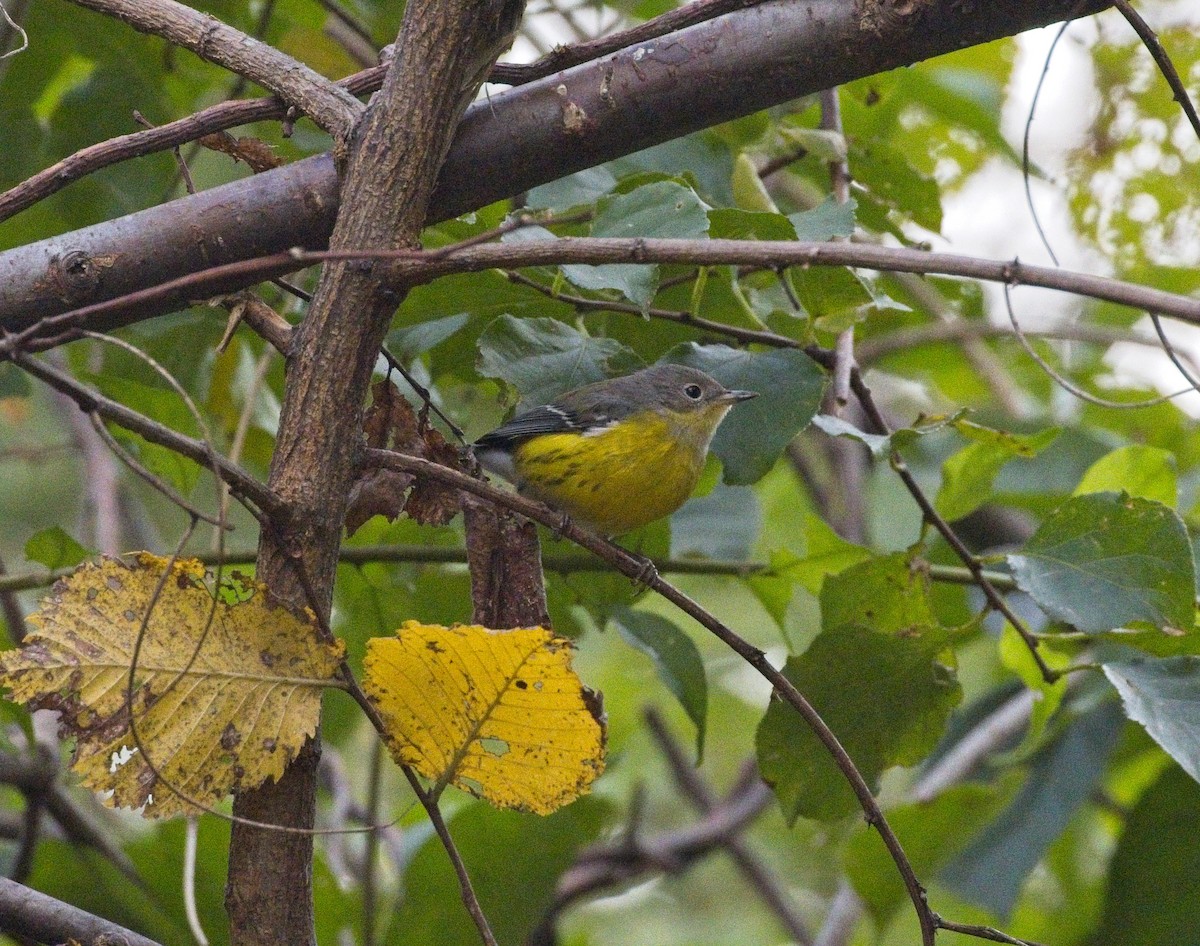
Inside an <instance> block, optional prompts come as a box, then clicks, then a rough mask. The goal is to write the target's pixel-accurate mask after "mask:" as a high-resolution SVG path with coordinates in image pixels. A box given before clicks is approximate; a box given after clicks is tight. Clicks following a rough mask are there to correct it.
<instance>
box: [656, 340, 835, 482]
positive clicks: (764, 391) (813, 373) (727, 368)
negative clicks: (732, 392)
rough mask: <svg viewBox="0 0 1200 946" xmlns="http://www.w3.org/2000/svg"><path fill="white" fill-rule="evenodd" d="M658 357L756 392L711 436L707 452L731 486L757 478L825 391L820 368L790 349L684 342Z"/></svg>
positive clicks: (813, 410)
mask: <svg viewBox="0 0 1200 946" xmlns="http://www.w3.org/2000/svg"><path fill="white" fill-rule="evenodd" d="M662 360H663V361H668V362H674V363H676V364H681V365H690V366H691V367H693V368H699V369H700V370H701V371H706V372H708V373H709V374H710V375H712V376H713V377H714V378H716V379H717V380H718V381H720V382H721V383H722V384H723V385H725V387H727V388H735V389H741V390H745V391H757V392H758V395H759V396H758V397H756V398H755V399H754V400H753V401H747V402H746V403H744V404H738V405H736V406H735V407H734V408H733V410H731V411H730V412H729V416H727V417H726V418H725V421H724V423H722V424H721V426H720V427H719V428H718V429H717V435H716V437H714V438H713V443H712V452H713V453H714V454H716V456H717V458H718V459H719V460H720V461H721V463H723V464H724V466H725V482H726V483H729V484H731V485H745V484H747V483H753V482H755V481H756V480H759V479H761V478H762V477H763V476H764V475H765V474H766V472H767V471H768V470H769V469H771V467H772V466H773V465H774V464H775V461H776V460H777V459H778V458H779V454H781V453H782V452H783V449H784V447H786V446H787V445H788V444H789V443H790V442H791V439H792V438H793V437H794V436H796V434H797V433H799V432H800V431H801V430H803V429H804V428H805V427H807V426H808V423H809V421H811V420H812V418H813V415H814V414H815V413H816V412H817V409H818V408H819V407H820V405H821V395H822V394H823V393H824V391H825V372H824V370H823V369H822V368H821V367H820V365H818V364H817V363H816V362H815V361H813V360H812V359H811V358H809V357H808V355H806V354H804V352H802V351H798V350H797V349H794V348H777V349H774V350H772V351H763V352H759V351H746V350H744V349H740V348H728V347H726V346H725V345H698V344H696V343H695V342H688V343H686V344H684V345H678V346H676V347H675V348H672V349H671V350H670V351H669V352H667V354H666V355H665V356H664V357H663V359H662Z"/></svg>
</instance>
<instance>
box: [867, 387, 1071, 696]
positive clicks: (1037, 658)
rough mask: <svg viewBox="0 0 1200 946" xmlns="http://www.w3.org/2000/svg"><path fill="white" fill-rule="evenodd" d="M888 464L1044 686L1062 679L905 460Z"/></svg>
mask: <svg viewBox="0 0 1200 946" xmlns="http://www.w3.org/2000/svg"><path fill="white" fill-rule="evenodd" d="M850 383H851V386H852V387H853V389H854V394H855V397H857V398H858V402H859V403H860V404H861V405H862V408H863V411H864V412H865V413H866V415H867V417H868V418H869V419H870V421H871V423H872V424H874V425H875V427H876V429H877V432H878V433H881V434H885V435H886V434H890V433H891V427H890V426H889V425H888V423H887V420H886V419H885V418H884V416H883V414H882V413H881V412H880V410H879V408H878V407H877V406H876V404H875V399H874V398H873V397H872V395H871V389H870V388H868V387H867V385H866V382H864V381H863V378H862V374H861V373H860V372H858V371H855V372H854V374H853V376H852V377H851V379H850ZM890 460H891V465H892V469H893V470H895V471H896V475H897V476H899V477H900V480H901V481H902V482H903V483H904V486H905V488H906V489H907V490H908V492H909V495H910V496H912V498H913V499H914V500H915V501H916V503H917V505H918V506H919V507H920V509H921V514H922V516H923V517H924V519H925V521H926V522H927V523H929V524H930V525H931V526H933V527H934V528H935V529H936V530H937V531H938V532H939V533H940V534H941V536H942V538H944V539H945V540H946V543H947V544H948V545H949V546H950V548H951V549H952V550H953V551H954V554H955V555H957V556H958V557H959V559H960V560H961V561H962V563H963V564H964V565H966V566H967V568H968V569H969V570H970V572H971V574H972V575H973V576H974V578H975V584H977V585H978V586H979V589H980V590H981V591H982V592H983V595H984V597H985V598H986V599H987V602H988V604H989V605H990V606H991V607H992V608H993V609H994V610H996V611H999V612H1000V614H1002V615H1003V616H1004V617H1005V619H1006V620H1007V621H1008V622H1009V623H1010V624H1011V625H1012V626H1013V629H1014V630H1015V631H1016V632H1017V633H1018V634H1020V635H1021V639H1022V640H1023V641H1024V642H1025V645H1026V646H1027V647H1028V648H1029V652H1030V654H1032V655H1033V660H1034V663H1036V664H1037V667H1038V671H1039V672H1040V673H1041V675H1042V679H1044V680H1045V681H1046V682H1047V683H1053V682H1054V681H1055V680H1057V679H1058V678H1059V677H1060V676H1061V674H1059V673H1058V672H1056V671H1054V670H1051V669H1050V667H1049V665H1048V664H1047V663H1046V661H1045V660H1044V659H1043V657H1042V655H1041V652H1040V651H1039V650H1038V642H1037V638H1036V637H1034V636H1033V635H1032V634H1030V633H1029V629H1028V628H1027V627H1025V622H1023V621H1022V620H1021V619H1020V618H1018V617H1017V615H1016V614H1015V613H1013V610H1012V609H1011V608H1010V607H1009V606H1008V602H1006V601H1005V600H1004V598H1003V596H1002V595H1001V594H1000V592H998V591H997V590H996V587H995V586H994V585H993V584H992V583H991V582H990V581H988V580H987V578H986V577H985V576H984V571H983V566H982V565H980V564H979V559H977V558H976V557H975V556H974V555H972V554H971V550H970V549H968V548H967V547H966V546H965V545H964V544H963V541H962V539H960V538H959V537H958V534H957V533H956V532H955V531H954V530H953V529H952V528H951V527H950V524H949V523H948V522H946V520H945V519H944V518H942V515H941V514H940V513H939V512H938V511H937V510H936V509H935V508H934V507H933V503H931V502H930V501H929V497H928V496H926V495H925V491H924V490H923V489H921V486H920V484H918V483H917V480H916V478H915V477H914V476H913V475H912V471H911V470H909V468H908V464H906V463H905V462H904V458H903V457H901V456H900V454H899V452H898V451H895V450H893V451H892V453H891V457H890Z"/></svg>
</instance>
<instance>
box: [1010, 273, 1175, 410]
mask: <svg viewBox="0 0 1200 946" xmlns="http://www.w3.org/2000/svg"><path fill="white" fill-rule="evenodd" d="M1004 305H1005V307H1006V308H1007V309H1008V320H1009V322H1011V323H1012V327H1013V334H1014V335H1015V336H1016V338H1017V341H1018V342H1020V343H1021V347H1022V348H1023V349H1025V354H1027V355H1028V356H1029V357H1030V358H1031V359H1033V361H1034V363H1035V364H1036V365H1037V366H1038V367H1039V368H1041V369H1042V371H1044V372H1045V373H1046V374H1047V375H1048V376H1049V377H1050V379H1051V380H1052V381H1054V383H1055V384H1057V385H1058V386H1059V387H1060V388H1062V389H1063V390H1064V391H1066V392H1068V393H1069V394H1073V395H1075V397H1077V398H1079V399H1080V400H1081V401H1087V402H1088V403H1089V404H1095V405H1096V406H1097V407H1104V408H1108V409H1109V410H1114V411H1118V410H1127V411H1128V410H1140V409H1141V408H1144V407H1154V406H1155V405H1157V404H1163V403H1166V402H1167V401H1169V400H1171V399H1172V398H1176V397H1179V395H1181V394H1187V393H1188V392H1189V391H1191V390H1192V389H1191V388H1190V387H1187V388H1183V389H1181V390H1179V391H1176V392H1174V393H1173V394H1160V395H1158V396H1157V397H1151V398H1146V399H1145V400H1141V401H1111V400H1109V399H1108V398H1103V397H1098V396H1097V395H1095V394H1092V393H1091V392H1089V391H1085V390H1084V389H1083V388H1081V387H1080V386H1079V385H1077V384H1075V383H1074V382H1073V381H1071V380H1070V379H1069V378H1067V377H1066V376H1065V375H1063V374H1062V373H1061V372H1060V371H1058V370H1057V369H1055V367H1054V366H1053V365H1052V364H1050V362H1048V361H1046V359H1045V358H1043V357H1042V356H1041V355H1039V354H1038V353H1037V352H1036V351H1035V350H1034V348H1033V346H1032V345H1030V344H1029V339H1027V338H1026V337H1025V333H1024V331H1022V329H1021V326H1020V325H1019V324H1018V323H1017V313H1016V311H1015V310H1014V309H1013V304H1012V295H1011V293H1010V291H1009V288H1008V286H1007V285H1006V286H1005V287H1004ZM1157 324H1158V323H1157V321H1156V322H1155V325H1156V326H1157ZM1163 341H1164V342H1165V343H1166V345H1167V347H1168V349H1169V348H1170V343H1169V342H1166V338H1165V336H1164V337H1163ZM1168 354H1170V350H1168ZM1184 376H1185V377H1186V376H1187V372H1186V371H1185V372H1184Z"/></svg>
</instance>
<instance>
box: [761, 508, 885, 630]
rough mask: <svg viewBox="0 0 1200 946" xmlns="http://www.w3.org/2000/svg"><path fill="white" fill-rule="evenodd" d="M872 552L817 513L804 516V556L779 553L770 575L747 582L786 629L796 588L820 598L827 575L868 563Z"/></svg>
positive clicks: (772, 561) (775, 553)
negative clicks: (850, 539)
mask: <svg viewBox="0 0 1200 946" xmlns="http://www.w3.org/2000/svg"><path fill="white" fill-rule="evenodd" d="M870 557H871V551H870V550H869V549H865V548H863V547H862V546H861V545H855V544H854V543H853V542H847V541H846V540H845V539H843V538H842V537H841V536H840V535H838V534H837V533H836V532H834V531H833V529H831V528H830V527H829V524H828V523H826V522H825V520H824V519H822V518H821V517H820V516H818V515H816V514H815V513H811V512H806V513H805V514H804V554H803V556H801V555H797V554H796V553H795V552H793V551H792V550H791V549H776V550H775V551H773V552H772V553H771V556H770V568H769V569H768V570H767V571H766V572H762V573H759V574H756V575H751V576H750V577H749V578H748V579H747V583H748V584H749V585H750V590H751V591H753V592H754V595H755V597H757V598H758V600H759V603H760V604H761V605H762V606H763V607H764V608H766V610H767V613H768V614H770V615H771V617H773V618H774V619H775V623H776V624H778V625H779V627H780V628H781V629H782V628H783V627H784V622H785V617H786V615H787V609H788V605H789V604H790V603H791V600H792V593H793V591H794V590H795V586H796V585H799V586H800V587H801V588H803V589H804V590H805V591H807V592H808V593H809V594H813V595H815V594H817V593H818V592H820V590H821V586H822V585H823V584H824V582H825V578H826V576H827V575H833V574H836V573H838V572H840V571H842V570H843V569H846V568H849V567H850V566H851V565H856V564H858V563H859V562H862V561H866V560H867V559H869V558H870Z"/></svg>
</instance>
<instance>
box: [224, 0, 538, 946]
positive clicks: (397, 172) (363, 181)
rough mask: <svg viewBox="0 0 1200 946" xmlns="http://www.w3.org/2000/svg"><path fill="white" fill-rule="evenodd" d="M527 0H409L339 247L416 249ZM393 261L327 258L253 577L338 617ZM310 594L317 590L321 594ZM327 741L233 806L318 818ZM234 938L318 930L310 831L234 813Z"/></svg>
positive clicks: (287, 410) (300, 347) (298, 348)
mask: <svg viewBox="0 0 1200 946" xmlns="http://www.w3.org/2000/svg"><path fill="white" fill-rule="evenodd" d="M522 6H523V4H522V2H521V0H409V3H408V6H407V8H406V10H405V16H404V24H403V26H402V28H401V31H400V36H399V38H398V39H397V43H396V57H395V59H394V65H393V67H392V69H391V70H390V71H389V73H388V77H387V79H386V80H385V82H384V85H383V88H382V89H381V90H380V92H379V94H378V95H377V96H376V98H375V99H374V100H373V101H372V104H371V105H370V107H369V108H368V110H367V113H366V115H365V117H364V120H363V123H362V126H361V127H360V129H359V130H358V132H357V133H356V136H355V139H354V141H353V143H352V145H351V149H350V157H349V163H348V167H347V169H346V175H345V183H344V184H343V186H342V190H341V195H342V201H341V210H340V211H339V213H338V217H337V222H336V225H335V227H334V231H333V235H332V238H331V241H330V242H331V245H332V246H335V247H377V248H384V247H386V248H397V247H405V246H414V245H416V244H417V242H418V237H419V235H420V232H421V227H422V226H423V225H424V222H425V219H426V215H427V209H428V204H429V196H430V193H431V192H432V190H433V185H434V182H435V180H436V176H437V171H438V168H439V167H440V165H441V163H442V159H443V157H444V155H445V153H446V149H447V147H448V146H449V142H450V137H451V134H452V133H453V131H454V127H455V124H456V122H457V120H458V118H459V116H460V115H461V109H462V106H463V104H464V101H466V100H469V98H470V97H471V96H472V95H473V93H474V91H475V87H476V86H477V85H478V82H479V80H480V78H482V74H483V73H482V69H483V68H486V67H487V66H489V65H490V63H491V61H492V60H493V59H494V58H495V56H496V55H498V54H499V52H500V51H501V50H502V49H503V48H504V47H505V46H507V44H508V42H509V40H510V39H511V34H512V30H513V29H514V28H515V26H516V23H517V21H518V19H519V17H520V14H521V8H522ZM392 275H393V274H392V271H391V270H390V269H389V267H386V266H375V267H372V266H358V265H353V264H349V265H331V266H327V267H326V269H325V271H324V273H323V275H322V279H321V282H320V285H319V286H318V288H317V292H316V295H315V296H314V298H313V300H312V304H311V306H310V309H309V312H308V314H307V316H306V318H305V321H304V323H303V325H302V327H301V329H300V330H299V332H298V335H297V339H296V344H295V348H294V352H293V354H292V357H291V358H290V359H289V364H288V376H287V382H286V387H285V391H284V402H283V411H282V415H281V417H280V423H279V435H278V438H277V442H276V447H275V453H274V456H273V458H272V463H271V474H270V479H269V485H270V487H271V489H273V490H274V491H275V492H276V493H278V495H279V496H280V497H281V498H283V499H284V500H285V501H286V502H288V503H289V504H290V505H291V507H292V511H293V515H292V517H291V522H290V523H289V525H288V528H287V529H286V531H284V530H278V531H275V532H272V531H271V530H264V532H263V535H262V537H261V543H260V547H259V556H258V575H259V577H260V578H261V579H262V580H263V581H265V582H266V583H267V585H268V586H269V587H270V589H271V591H272V593H273V594H274V595H276V596H277V597H279V598H281V599H283V600H286V601H289V602H292V603H294V604H308V605H310V606H311V607H313V608H314V609H316V610H317V611H318V612H319V613H322V614H324V615H325V616H328V613H329V606H330V601H331V598H332V590H333V577H334V569H335V566H336V563H337V551H338V546H339V544H340V541H341V533H342V523H343V520H344V517H345V507H346V497H347V493H348V490H349V487H350V484H351V479H352V474H353V471H354V459H355V453H356V451H357V450H358V449H359V446H360V431H361V426H362V404H363V401H364V399H365V397H366V392H367V384H368V382H369V380H370V375H371V368H372V366H373V365H374V363H375V359H376V356H377V353H378V351H379V346H380V343H381V342H382V340H383V335H384V332H385V331H386V329H387V325H388V321H389V320H390V318H391V315H392V313H393V311H394V310H395V307H396V305H397V304H398V303H399V301H400V300H401V299H402V298H403V294H404V286H402V285H400V284H398V283H397V282H396V280H395V279H394V278H392ZM310 598H312V599H315V600H310ZM318 756H319V748H318V744H317V742H316V740H314V741H313V743H311V744H310V745H309V746H308V747H307V748H306V749H305V751H304V752H302V753H301V755H300V756H299V757H298V758H297V759H296V760H295V762H293V764H292V765H291V766H289V768H288V770H287V771H286V772H285V773H284V776H283V778H282V779H280V781H279V782H278V783H277V784H273V785H267V786H264V787H263V788H261V789H258V790H256V791H253V792H247V793H244V794H242V795H240V796H238V797H237V798H236V799H235V802H234V813H235V814H237V815H238V816H240V817H243V818H247V819H252V820H255V821H260V822H266V823H270V824H287V825H295V826H298V827H311V826H312V823H313V813H314V808H315V798H316V766H317V759H318ZM226 907H227V909H228V912H229V919H230V931H231V941H232V942H233V943H234V944H235V946H251V944H254V946H258V944H261V946H267V944H277V943H288V944H289V946H304V944H310V943H313V942H314V939H313V936H314V934H313V922H312V836H311V835H306V834H285V833H281V832H275V831H267V830H263V829H259V828H254V827H251V826H248V825H244V824H235V825H234V828H233V837H232V840H231V845H230V855H229V882H228V887H227V889H226Z"/></svg>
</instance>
